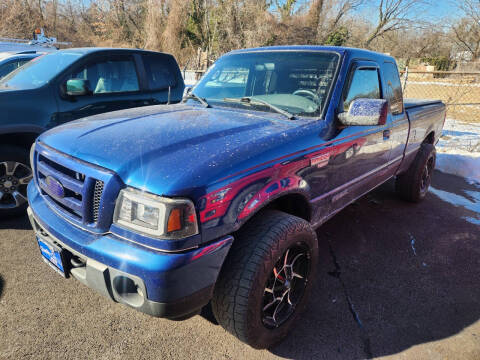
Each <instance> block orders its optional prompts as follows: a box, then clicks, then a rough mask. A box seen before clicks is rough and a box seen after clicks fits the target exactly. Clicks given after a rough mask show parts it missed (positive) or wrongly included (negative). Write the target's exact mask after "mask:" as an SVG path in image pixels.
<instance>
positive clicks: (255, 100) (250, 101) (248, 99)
mask: <svg viewBox="0 0 480 360" xmlns="http://www.w3.org/2000/svg"><path fill="white" fill-rule="evenodd" d="M223 101H225V102H238V103H244V104H252V105H255V103H256V104H262V105H266V106H268V107H269V108H270V109H272V110H273V111H275V112H277V113H279V114H282V115H284V116H286V117H287V118H288V119H290V120H295V116H294V115H293V114H291V113H289V112H288V111H286V110H283V109H280V108H279V107H278V106H276V105H273V104H270V103H269V102H268V101H265V100H262V99H258V98H256V97H254V96H244V97H242V98H223Z"/></svg>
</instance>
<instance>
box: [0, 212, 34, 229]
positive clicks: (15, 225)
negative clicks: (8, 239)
mask: <svg viewBox="0 0 480 360" xmlns="http://www.w3.org/2000/svg"><path fill="white" fill-rule="evenodd" d="M31 228H32V226H31V225H30V221H29V220H28V216H27V214H26V213H25V215H22V216H11V217H6V218H0V230H8V229H13V230H30V229H31Z"/></svg>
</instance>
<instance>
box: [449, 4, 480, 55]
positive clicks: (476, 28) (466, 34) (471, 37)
mask: <svg viewBox="0 0 480 360" xmlns="http://www.w3.org/2000/svg"><path fill="white" fill-rule="evenodd" d="M456 4H457V6H458V8H459V9H460V10H461V11H462V13H463V17H462V19H460V20H458V21H457V22H456V23H454V24H453V25H452V27H451V35H452V38H453V40H454V41H455V43H456V45H457V46H458V48H459V49H461V50H463V51H465V52H467V53H469V54H470V57H471V60H477V59H478V58H480V3H479V1H478V0H463V1H458V2H456Z"/></svg>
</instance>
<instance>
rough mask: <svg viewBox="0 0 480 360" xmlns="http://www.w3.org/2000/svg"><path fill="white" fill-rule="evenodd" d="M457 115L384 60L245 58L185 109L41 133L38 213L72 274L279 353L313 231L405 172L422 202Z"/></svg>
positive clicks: (38, 224)
mask: <svg viewBox="0 0 480 360" xmlns="http://www.w3.org/2000/svg"><path fill="white" fill-rule="evenodd" d="M444 120H445V105H444V104H442V103H441V102H440V101H404V100H403V98H402V88H401V84H400V79H399V74H398V70H397V66H396V63H395V60H394V59H393V58H391V57H389V56H386V55H383V54H377V53H373V52H369V51H364V50H359V49H349V48H340V47H322V46H289V47H267V48H256V49H247V50H239V51H233V52H231V53H228V54H226V55H224V56H222V57H221V58H220V59H219V60H218V61H217V62H215V63H214V64H213V66H212V67H211V68H210V69H209V70H208V71H207V73H206V74H205V75H204V76H203V78H202V79H201V80H200V82H199V83H198V84H197V85H196V86H195V87H194V88H193V90H192V91H190V92H189V93H188V95H187V96H186V97H185V99H184V101H183V102H182V103H181V104H176V105H170V106H150V107H143V108H138V109H130V110H122V111H117V112H112V113H106V114H102V115H97V116H92V117H87V118H85V119H81V120H78V121H74V122H71V123H69V124H65V125H61V126H59V127H56V128H54V129H52V130H50V131H47V132H46V133H44V134H42V135H41V136H40V137H39V138H38V139H37V141H36V143H35V145H34V146H33V147H32V150H31V155H30V156H31V164H32V165H33V170H34V181H32V182H30V184H29V186H28V199H29V205H30V207H29V209H28V214H29V218H30V221H31V223H32V226H33V228H34V229H35V234H36V241H37V242H38V245H39V247H40V252H41V255H42V257H43V259H44V260H45V262H46V263H48V264H49V265H50V266H51V267H52V268H53V269H55V270H56V271H57V272H58V273H59V274H61V275H62V276H65V277H70V276H71V277H74V278H76V279H77V280H79V281H80V282H82V283H83V284H85V285H87V286H89V287H91V288H93V289H95V290H97V291H98V292H100V293H101V294H103V295H105V296H107V297H109V298H110V299H112V300H114V301H116V302H119V303H122V304H126V305H128V306H130V307H132V308H134V309H136V310H139V311H142V312H144V313H147V314H150V315H153V316H157V317H165V318H171V319H182V318H186V317H188V316H191V315H192V314H195V313H197V312H198V311H199V309H201V308H202V307H204V306H206V305H208V304H211V307H212V310H213V313H214V315H215V317H216V319H217V320H218V322H219V323H220V324H221V325H222V326H223V327H224V328H225V329H227V330H228V331H229V332H230V333H232V334H233V335H235V336H237V337H238V338H239V339H241V340H242V341H244V342H246V343H248V344H250V345H251V346H253V347H255V348H266V347H269V346H271V345H272V344H274V343H276V342H278V341H280V340H281V339H282V338H284V337H285V336H286V335H287V333H288V331H289V330H290V329H291V328H292V324H293V323H294V321H295V320H296V319H297V318H298V317H299V315H300V313H301V311H302V310H303V309H304V308H305V306H306V304H307V299H308V295H309V292H310V291H311V287H312V284H313V283H314V281H313V279H314V278H315V271H316V265H317V261H318V244H317V236H316V232H315V230H316V229H317V228H318V227H319V226H320V225H321V224H322V223H324V222H325V221H326V220H327V219H329V218H330V217H331V216H333V215H334V214H335V213H337V212H338V211H340V210H341V209H342V208H344V207H345V206H347V205H348V204H350V203H352V202H353V201H355V200H356V199H358V198H359V197H361V196H362V195H364V194H365V193H367V192H369V191H370V190H372V189H373V188H375V187H377V186H379V185H380V184H382V183H383V182H385V181H387V180H389V179H391V178H395V181H396V189H397V191H398V193H399V195H400V196H401V197H402V198H404V199H405V200H408V201H411V202H418V201H420V200H422V199H423V198H424V197H425V194H426V193H427V191H428V187H429V184H430V180H431V176H432V171H433V169H434V166H435V147H434V146H435V143H436V142H437V140H438V138H439V136H440V134H441V131H442V127H443V123H444ZM52 291H55V289H52Z"/></svg>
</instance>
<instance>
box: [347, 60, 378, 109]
mask: <svg viewBox="0 0 480 360" xmlns="http://www.w3.org/2000/svg"><path fill="white" fill-rule="evenodd" d="M380 98H381V93H380V82H379V79H378V71H377V69H376V68H358V69H356V70H355V72H354V73H353V75H352V77H351V78H350V84H349V86H348V91H346V92H345V94H344V96H343V110H344V111H348V109H349V108H350V104H351V103H352V101H353V100H355V99H380Z"/></svg>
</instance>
